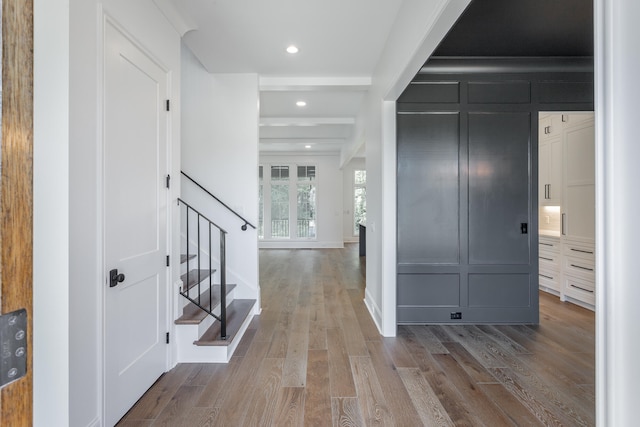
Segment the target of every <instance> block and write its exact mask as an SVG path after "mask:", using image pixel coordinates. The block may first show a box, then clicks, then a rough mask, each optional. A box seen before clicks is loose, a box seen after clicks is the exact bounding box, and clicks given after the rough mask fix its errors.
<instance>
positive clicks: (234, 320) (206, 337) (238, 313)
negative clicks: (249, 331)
mask: <svg viewBox="0 0 640 427" xmlns="http://www.w3.org/2000/svg"><path fill="white" fill-rule="evenodd" d="M255 303H256V300H254V299H235V300H233V301H232V302H231V304H229V306H228V307H227V339H226V340H221V339H220V322H218V321H216V322H215V323H214V324H213V325H211V327H210V328H209V329H207V330H206V332H205V333H204V334H202V337H200V339H199V340H197V341H195V342H194V344H195V345H200V346H228V345H230V344H231V342H232V341H233V338H234V337H235V335H236V334H237V333H238V330H239V329H240V327H241V326H242V323H243V322H244V321H245V319H246V318H247V316H248V315H249V313H250V312H251V309H252V308H253V306H254V305H255Z"/></svg>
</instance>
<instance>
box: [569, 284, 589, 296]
mask: <svg viewBox="0 0 640 427" xmlns="http://www.w3.org/2000/svg"><path fill="white" fill-rule="evenodd" d="M571 287H572V288H576V289H580V290H581V291H584V292H589V293H590V294H592V293H593V291H592V290H590V289H585V288H581V287H580V286H576V285H573V284H572V285H571Z"/></svg>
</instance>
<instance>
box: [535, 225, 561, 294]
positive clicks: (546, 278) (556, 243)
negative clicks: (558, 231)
mask: <svg viewBox="0 0 640 427" xmlns="http://www.w3.org/2000/svg"><path fill="white" fill-rule="evenodd" d="M560 248H561V245H560V238H558V237H550V236H540V240H539V247H538V259H539V264H538V266H539V273H538V274H539V278H540V288H542V289H543V290H545V291H548V292H551V293H554V294H556V295H560V294H561V290H562V278H561V277H560V271H561V264H560V259H561V255H560V253H561V251H560Z"/></svg>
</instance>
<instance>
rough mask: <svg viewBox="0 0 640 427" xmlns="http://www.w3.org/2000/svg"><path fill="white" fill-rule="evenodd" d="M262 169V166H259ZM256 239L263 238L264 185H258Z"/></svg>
mask: <svg viewBox="0 0 640 427" xmlns="http://www.w3.org/2000/svg"><path fill="white" fill-rule="evenodd" d="M260 170H261V171H262V166H260ZM258 239H264V185H262V180H260V185H259V186H258Z"/></svg>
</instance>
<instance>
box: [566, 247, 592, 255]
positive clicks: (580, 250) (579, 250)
mask: <svg viewBox="0 0 640 427" xmlns="http://www.w3.org/2000/svg"><path fill="white" fill-rule="evenodd" d="M571 250H572V251H574V252H580V253H583V254H590V255H593V251H585V250H582V249H574V248H571Z"/></svg>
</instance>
